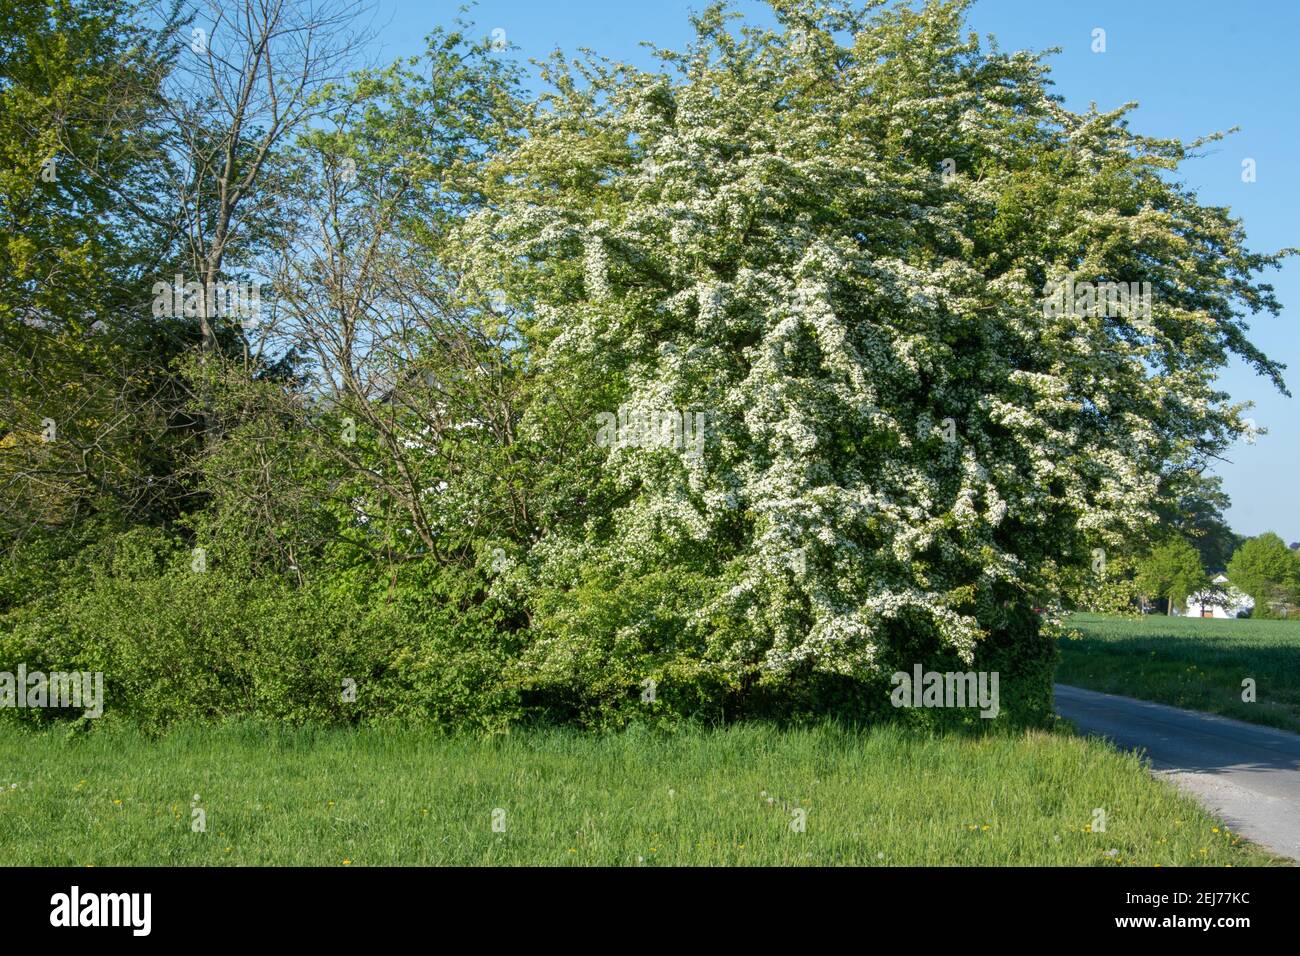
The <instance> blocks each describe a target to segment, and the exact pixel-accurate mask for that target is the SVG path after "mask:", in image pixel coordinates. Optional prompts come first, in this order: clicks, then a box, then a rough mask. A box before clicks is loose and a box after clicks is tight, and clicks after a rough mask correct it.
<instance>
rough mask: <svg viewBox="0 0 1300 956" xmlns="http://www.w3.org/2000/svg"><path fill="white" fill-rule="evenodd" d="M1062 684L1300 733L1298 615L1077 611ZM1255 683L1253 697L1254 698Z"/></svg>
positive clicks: (1063, 647) (1060, 676)
mask: <svg viewBox="0 0 1300 956" xmlns="http://www.w3.org/2000/svg"><path fill="white" fill-rule="evenodd" d="M1069 623H1070V625H1071V626H1072V627H1073V628H1074V629H1075V630H1076V631H1077V636H1076V637H1073V638H1070V639H1068V640H1063V641H1062V642H1061V665H1060V668H1059V669H1058V671H1057V679H1058V680H1059V681H1060V682H1061V683H1063V684H1073V685H1074V686H1076V687H1087V688H1090V689H1092V690H1099V691H1105V692H1106V693H1111V694H1123V695H1125V696H1128V697H1138V698H1142V699H1144V700H1154V701H1158V702H1160V703H1164V704H1172V705H1174V706H1177V707H1186V708H1189V709H1191V710H1200V711H1206V712H1208V713H1214V714H1222V715H1223V716H1225V717H1233V718H1236V719H1238V720H1246V721H1250V722H1252V723H1257V724H1266V725H1268V726H1271V727H1280V728H1282V729H1284V730H1294V731H1300V621H1263V620H1254V619H1249V618H1247V619H1239V620H1209V619H1202V618H1183V617H1165V616H1162V615H1150V616H1146V617H1141V618H1132V619H1131V618H1120V617H1107V616H1102V615H1095V614H1076V615H1072V616H1071V617H1070V619H1069ZM1248 680H1249V681H1253V682H1254V696H1255V699H1254V700H1253V701H1249V700H1245V699H1243V695H1245V696H1247V697H1249V696H1250V695H1249V694H1248V693H1246V692H1247V690H1248V689H1249V686H1250V685H1248V684H1247V685H1243V682H1244V681H1248Z"/></svg>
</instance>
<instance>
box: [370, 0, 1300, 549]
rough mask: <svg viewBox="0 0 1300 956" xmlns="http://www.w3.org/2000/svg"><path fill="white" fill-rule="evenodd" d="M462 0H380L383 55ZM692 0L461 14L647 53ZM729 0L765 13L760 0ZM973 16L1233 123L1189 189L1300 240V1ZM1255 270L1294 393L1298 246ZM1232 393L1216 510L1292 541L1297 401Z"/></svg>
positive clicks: (1265, 240)
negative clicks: (1240, 410)
mask: <svg viewBox="0 0 1300 956" xmlns="http://www.w3.org/2000/svg"><path fill="white" fill-rule="evenodd" d="M460 6H461V3H460V2H459V0H450V2H449V0H377V14H376V24H377V26H378V27H379V30H380V35H379V42H380V43H381V44H382V45H383V50H382V59H383V60H390V59H392V58H394V57H397V56H400V55H407V54H412V53H416V52H418V51H419V50H420V49H421V38H422V37H423V36H424V35H425V34H426V33H428V31H429V30H430V29H431V28H432V27H433V26H434V25H436V24H438V23H443V24H448V23H450V22H451V21H452V20H453V19H454V18H455V16H456V14H457V11H458V9H459V8H460ZM704 6H705V3H704V2H703V0H653V2H626V0H603V2H602V0H482V2H480V3H478V5H477V6H476V7H474V9H473V10H472V12H471V13H470V15H469V18H470V19H472V20H473V21H474V22H475V23H476V24H478V25H479V26H480V27H481V28H482V30H483V33H484V35H485V36H486V35H488V34H490V33H491V31H493V30H496V29H500V30H504V31H505V37H506V38H507V39H508V40H509V42H510V43H511V44H513V45H515V46H517V47H518V48H519V49H518V51H516V52H515V54H514V55H516V56H518V57H520V58H522V59H524V60H527V59H530V58H541V57H544V56H546V55H547V54H548V53H549V52H551V51H552V50H554V49H556V48H560V49H563V50H565V51H566V52H570V53H572V52H575V51H576V50H577V49H578V48H579V47H584V46H585V47H591V48H593V49H595V50H597V51H599V52H600V53H602V54H604V55H605V56H609V57H611V58H614V59H620V60H626V61H629V62H632V63H637V64H639V65H649V64H650V59H649V57H648V56H647V54H646V51H645V50H644V49H643V48H642V47H641V46H640V41H642V40H649V41H652V42H653V43H655V44H656V45H658V46H665V47H674V48H680V47H681V46H682V45H683V44H684V43H685V42H686V41H687V40H688V39H689V36H690V26H689V23H688V21H687V17H688V15H689V13H690V12H691V11H692V10H699V9H702V8H703V7H704ZM737 6H738V7H739V9H741V10H744V11H746V12H747V13H752V14H753V15H754V16H755V17H758V18H760V19H767V18H766V16H765V15H764V6H763V4H761V3H758V2H741V3H739V4H737ZM970 25H971V27H972V29H975V30H977V31H978V32H979V33H980V34H989V33H992V34H994V35H995V36H996V37H997V38H998V41H999V43H1000V44H1001V46H1002V49H1004V50H1013V49H1031V50H1044V49H1047V48H1049V47H1060V48H1061V52H1060V53H1059V54H1057V55H1056V56H1055V57H1054V58H1053V59H1052V61H1051V62H1052V67H1053V78H1054V80H1055V82H1056V91H1057V92H1058V93H1060V94H1061V95H1062V96H1063V97H1065V101H1066V105H1067V106H1069V107H1070V108H1072V109H1075V110H1082V109H1086V108H1087V106H1088V104H1089V103H1091V102H1096V103H1097V105H1098V106H1099V107H1100V108H1102V109H1111V108H1114V107H1116V106H1119V105H1120V104H1122V103H1125V102H1129V101H1136V102H1138V103H1140V104H1141V106H1140V108H1139V109H1138V110H1137V111H1136V112H1135V113H1133V114H1132V115H1131V121H1132V126H1133V128H1134V129H1135V130H1137V131H1139V132H1143V133H1148V134H1151V135H1157V136H1177V137H1180V138H1182V139H1184V140H1190V139H1193V138H1195V137H1196V136H1199V135H1202V134H1205V133H1209V132H1214V131H1218V130H1226V129H1228V128H1230V127H1233V126H1239V127H1241V130H1240V132H1238V133H1237V134H1235V135H1233V136H1231V137H1229V138H1228V139H1227V140H1225V141H1223V142H1220V143H1217V144H1215V145H1214V146H1212V147H1210V149H1209V150H1208V154H1207V155H1206V156H1204V157H1203V158H1200V159H1197V160H1193V161H1192V162H1190V163H1188V164H1187V165H1186V166H1185V167H1184V168H1183V171H1182V176H1183V178H1184V180H1185V181H1186V182H1187V184H1188V185H1189V186H1191V187H1192V188H1193V189H1195V190H1196V192H1197V193H1198V194H1199V196H1200V197H1201V200H1202V201H1203V202H1205V203H1208V204H1213V205H1226V206H1230V207H1231V208H1232V209H1233V211H1234V213H1235V214H1236V215H1237V216H1239V217H1241V219H1242V220H1243V221H1244V223H1245V226H1246V234H1247V236H1248V237H1249V240H1250V245H1251V247H1252V248H1253V249H1255V250H1258V251H1274V250H1277V249H1280V248H1283V247H1286V246H1300V56H1297V54H1296V52H1295V48H1294V45H1295V42H1296V37H1298V36H1300V3H1297V2H1295V0H1236V2H1232V3H1226V2H1223V0H1124V2H1118V0H1086V2H1085V0H977V2H976V3H975V4H974V6H973V8H972V10H971V13H970ZM1098 27H1100V28H1101V29H1104V30H1105V31H1106V52H1104V53H1094V52H1092V49H1091V47H1092V42H1093V41H1092V31H1093V30H1094V29H1095V28H1098ZM1246 158H1251V159H1254V160H1255V166H1256V175H1257V178H1256V181H1255V182H1253V183H1244V182H1242V178H1241V170H1242V160H1243V159H1246ZM1265 281H1267V282H1270V283H1272V284H1273V286H1274V287H1275V289H1276V292H1277V296H1278V299H1279V300H1280V301H1281V303H1282V305H1283V309H1284V311H1283V313H1282V315H1281V316H1280V317H1278V318H1273V317H1272V316H1267V315H1261V316H1257V317H1256V318H1255V319H1254V320H1252V322H1251V325H1252V338H1253V340H1254V342H1255V343H1256V344H1257V345H1258V346H1260V347H1261V348H1262V349H1263V350H1264V351H1265V353H1266V354H1268V355H1269V356H1271V357H1272V358H1274V359H1276V360H1278V361H1281V362H1283V363H1285V364H1286V365H1287V366H1288V371H1287V373H1286V379H1287V384H1288V386H1289V387H1290V388H1292V390H1294V391H1296V392H1297V393H1300V325H1298V324H1297V322H1298V321H1300V258H1296V259H1291V260H1288V262H1287V263H1286V265H1285V266H1284V267H1283V269H1282V270H1281V271H1279V272H1272V273H1269V274H1268V275H1267V276H1266V277H1265ZM1222 384H1223V387H1224V389H1225V390H1226V391H1228V392H1229V393H1231V394H1232V395H1233V396H1234V398H1236V399H1238V400H1248V401H1252V402H1254V403H1255V405H1256V407H1255V410H1254V411H1253V412H1251V413H1249V414H1250V415H1251V417H1253V418H1254V420H1255V421H1256V422H1257V423H1258V424H1259V425H1260V426H1261V427H1264V428H1267V429H1268V430H1269V434H1267V435H1263V436H1261V437H1260V438H1259V439H1258V440H1257V441H1256V442H1255V444H1253V445H1247V444H1244V443H1242V444H1239V445H1238V446H1236V447H1234V448H1233V449H1232V450H1231V451H1230V452H1229V453H1228V456H1227V457H1228V458H1229V459H1230V461H1229V462H1227V463H1224V464H1222V465H1220V466H1219V467H1218V473H1219V474H1221V475H1222V476H1223V479H1224V486H1225V488H1226V489H1227V491H1228V493H1229V494H1230V495H1231V496H1232V501H1233V505H1232V509H1231V510H1230V511H1229V513H1228V518H1229V521H1230V522H1231V523H1232V526H1233V527H1234V528H1235V529H1236V530H1237V531H1238V532H1241V533H1243V534H1250V535H1254V534H1259V533H1261V532H1263V531H1276V532H1277V533H1278V534H1280V535H1281V536H1282V537H1283V538H1284V539H1285V540H1286V541H1288V542H1291V541H1300V505H1298V504H1297V500H1296V491H1295V488H1296V483H1297V480H1298V479H1300V404H1297V399H1293V398H1286V397H1285V396H1283V395H1281V394H1279V393H1278V392H1276V391H1275V390H1274V389H1273V388H1272V386H1271V385H1269V384H1268V383H1267V382H1265V381H1264V380H1262V379H1260V378H1258V377H1257V376H1255V375H1254V374H1252V373H1251V372H1250V371H1249V370H1247V369H1245V368H1242V367H1241V366H1239V365H1235V366H1233V367H1232V368H1230V369H1228V370H1227V371H1226V372H1225V374H1224V376H1223V379H1222Z"/></svg>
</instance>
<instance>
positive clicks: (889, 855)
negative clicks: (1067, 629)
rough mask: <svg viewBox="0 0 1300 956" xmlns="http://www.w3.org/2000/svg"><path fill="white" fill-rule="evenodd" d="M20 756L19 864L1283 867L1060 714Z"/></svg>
mask: <svg viewBox="0 0 1300 956" xmlns="http://www.w3.org/2000/svg"><path fill="white" fill-rule="evenodd" d="M0 768H3V771H2V772H3V773H4V774H5V779H0V789H2V790H3V792H2V793H0V846H3V847H4V848H5V853H4V861H5V862H7V863H10V864H59V865H69V864H70V865H88V864H95V865H101V866H103V865H110V864H115V865H143V864H158V865H209V864H215V865H228V864H303V865H325V866H330V865H333V866H338V865H354V866H364V865H374V864H468V865H479V864H524V865H531V864H543V865H591V864H595V865H610V866H634V865H805V864H807V865H812V864H820V865H827V864H830V865H834V864H865V865H946V864H962V865H1006V864H1012V865H1017V864H1046V865H1104V866H1128V865H1135V866H1151V865H1157V864H1158V865H1163V866H1178V865H1225V864H1231V865H1251V864H1264V863H1268V862H1270V858H1269V857H1267V856H1265V855H1264V854H1263V853H1261V852H1260V851H1258V850H1257V849H1255V848H1252V847H1251V846H1250V845H1249V844H1246V843H1244V842H1242V841H1241V840H1239V838H1238V837H1236V835H1235V834H1231V833H1229V832H1228V831H1227V830H1226V828H1224V827H1223V825H1222V824H1221V823H1219V822H1218V821H1216V820H1214V819H1213V818H1211V817H1210V816H1208V815H1207V814H1206V813H1204V812H1203V811H1201V810H1200V809H1199V808H1198V807H1197V806H1196V805H1195V804H1193V803H1192V802H1191V801H1190V800H1189V799H1187V798H1186V797H1184V796H1182V795H1180V794H1178V793H1177V792H1176V791H1174V790H1173V789H1172V788H1170V787H1169V786H1167V785H1165V784H1163V783H1160V782H1158V781H1156V780H1154V779H1152V778H1151V777H1150V776H1149V775H1148V774H1147V772H1146V771H1145V770H1144V768H1143V766H1142V764H1141V763H1140V762H1139V761H1138V760H1137V759H1136V758H1134V757H1132V756H1129V755H1125V754H1121V753H1118V752H1116V751H1114V750H1113V749H1110V748H1109V747H1107V746H1105V745H1102V744H1100V743H1096V742H1091V741H1085V740H1082V739H1078V738H1075V737H1071V736H1068V735H1065V734H1061V733H1030V734H1020V735H1002V736H988V737H985V738H969V737H959V736H946V737H927V736H919V735H916V734H914V733H913V734H909V733H907V732H904V731H903V730H901V729H897V728H888V727H886V728H880V729H876V730H873V731H870V732H865V733H853V732H849V731H846V730H842V729H839V728H833V727H822V728H815V729H808V730H786V731H781V730H777V729H774V728H770V727H766V726H740V727H734V728H731V729H727V730H721V731H690V732H682V733H679V734H676V735H672V736H664V735H657V734H649V733H637V732H632V733H627V734H622V735H617V736H583V735H578V734H572V733H563V732H548V733H531V734H516V735H513V736H509V737H503V738H494V739H488V740H481V739H471V738H450V739H448V738H439V737H435V736H432V735H426V734H423V733H419V732H414V731H396V730H387V731H381V730H365V731H357V732H352V731H329V732H325V731H317V732H312V731H288V730H265V729H257V728H251V727H225V728H219V729H204V730H199V729H183V730H178V731H175V732H173V733H172V734H170V735H168V736H167V737H165V738H163V739H162V740H148V739H143V738H140V737H136V736H134V735H131V734H128V733H125V732H114V733H94V734H90V735H88V736H85V737H82V738H77V739H72V740H68V739H64V738H63V737H61V736H56V735H52V734H32V733H28V732H20V731H15V730H5V731H0ZM195 794H197V795H198V797H199V802H198V807H200V808H202V809H203V810H204V811H205V813H206V832H197V833H196V832H193V830H192V829H191V823H192V819H193V816H192V812H191V811H192V804H193V798H194V795H195ZM1096 808H1104V809H1105V811H1106V830H1105V832H1094V831H1093V830H1092V829H1091V825H1092V823H1093V821H1094V810H1095V809H1096ZM497 809H500V810H503V811H504V817H503V818H502V817H498V819H503V822H504V832H494V829H493V812H494V810H497ZM796 810H803V811H805V812H806V819H805V828H804V830H803V832H799V830H798V829H797V828H796V827H792V824H794V823H797V822H798V820H799V814H797V813H795V811H796Z"/></svg>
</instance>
